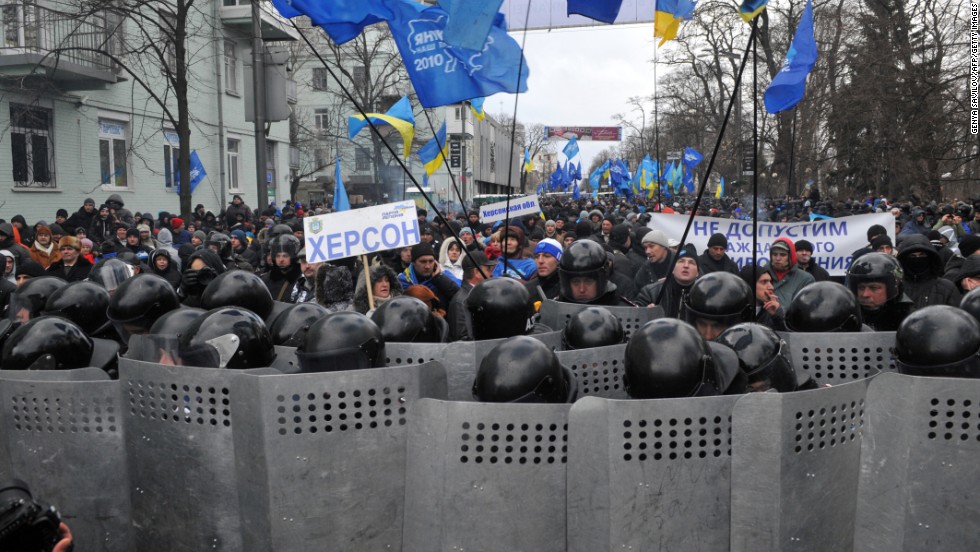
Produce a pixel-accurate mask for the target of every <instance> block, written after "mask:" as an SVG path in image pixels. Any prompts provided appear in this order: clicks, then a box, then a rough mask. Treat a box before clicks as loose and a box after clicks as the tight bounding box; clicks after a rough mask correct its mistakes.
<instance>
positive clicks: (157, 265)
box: [149, 249, 180, 291]
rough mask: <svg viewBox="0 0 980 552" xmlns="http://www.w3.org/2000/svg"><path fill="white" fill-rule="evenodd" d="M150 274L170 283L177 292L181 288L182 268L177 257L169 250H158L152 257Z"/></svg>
mask: <svg viewBox="0 0 980 552" xmlns="http://www.w3.org/2000/svg"><path fill="white" fill-rule="evenodd" d="M149 264H150V272H151V273H153V274H156V275H157V276H160V277H162V278H163V279H164V280H166V281H168V282H170V285H172V286H173V287H174V290H175V291H176V290H177V289H178V288H180V268H179V266H180V265H179V261H177V260H176V255H174V256H171V253H170V251H168V250H167V249H157V250H155V251H154V252H153V253H152V254H151V255H150V263H149Z"/></svg>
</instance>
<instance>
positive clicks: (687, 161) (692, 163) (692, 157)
mask: <svg viewBox="0 0 980 552" xmlns="http://www.w3.org/2000/svg"><path fill="white" fill-rule="evenodd" d="M702 159H704V156H703V155H701V154H700V153H699V152H698V150H696V149H694V148H692V147H687V148H684V157H683V159H682V160H681V161H682V162H683V163H684V166H685V167H687V168H689V169H690V168H692V167H697V166H698V163H700V162H701V160H702Z"/></svg>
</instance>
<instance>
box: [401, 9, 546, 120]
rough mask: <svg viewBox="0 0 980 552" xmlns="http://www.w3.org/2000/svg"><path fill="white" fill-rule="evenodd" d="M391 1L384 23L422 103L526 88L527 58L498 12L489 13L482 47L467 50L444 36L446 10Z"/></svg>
mask: <svg viewBox="0 0 980 552" xmlns="http://www.w3.org/2000/svg"><path fill="white" fill-rule="evenodd" d="M390 6H391V8H392V11H393V12H394V17H393V18H392V19H390V20H389V22H388V27H389V28H390V29H391V34H392V37H393V38H394V39H395V44H396V45H397V46H398V51H399V52H400V53H401V55H402V60H403V61H404V63H405V70H406V71H407V72H408V76H409V78H410V79H411V80H412V84H413V85H414V87H415V93H416V95H418V98H419V102H420V103H421V104H422V105H423V106H425V107H436V106H440V105H448V104H452V103H459V102H461V101H463V100H469V99H472V98H483V97H486V96H490V95H492V94H495V93H497V92H508V93H517V92H526V91H527V77H528V73H529V71H528V67H527V63H526V62H525V61H523V53H522V52H521V47H520V45H519V44H518V43H517V41H516V40H514V39H513V38H512V37H511V36H510V35H508V34H507V25H506V23H505V22H504V16H503V15H501V14H499V13H498V14H497V15H496V17H495V18H494V22H493V26H492V27H491V28H490V34H489V35H488V36H487V40H486V43H485V44H484V45H483V49H482V50H467V49H465V48H460V47H456V46H452V45H450V44H449V43H447V42H446V41H445V40H444V39H443V33H444V32H445V29H446V21H447V19H448V14H447V13H446V11H445V10H443V9H442V8H440V7H438V6H429V7H426V6H425V5H423V4H418V3H415V2H405V1H402V2H397V3H393V4H390Z"/></svg>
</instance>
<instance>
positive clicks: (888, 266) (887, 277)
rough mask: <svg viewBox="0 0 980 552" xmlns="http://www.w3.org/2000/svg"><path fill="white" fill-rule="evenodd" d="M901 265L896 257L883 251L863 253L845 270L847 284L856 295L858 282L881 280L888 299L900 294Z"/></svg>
mask: <svg viewBox="0 0 980 552" xmlns="http://www.w3.org/2000/svg"><path fill="white" fill-rule="evenodd" d="M904 274H905V273H904V272H903V271H902V265H901V264H899V262H898V259H896V258H895V257H894V256H892V255H886V254H885V253H865V254H864V255H861V256H860V257H858V258H857V260H856V261H854V263H853V264H851V268H850V269H849V270H848V271H847V285H848V287H849V288H850V290H851V293H854V294H855V295H857V287H858V284H860V283H862V282H882V283H884V284H885V286H886V288H887V296H888V300H889V301H891V300H892V299H895V298H896V297H898V296H899V295H901V294H902V277H903V276H904Z"/></svg>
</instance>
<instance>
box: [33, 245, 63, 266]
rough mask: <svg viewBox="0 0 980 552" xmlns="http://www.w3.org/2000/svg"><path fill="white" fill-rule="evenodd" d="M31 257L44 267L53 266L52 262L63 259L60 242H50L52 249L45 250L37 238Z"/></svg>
mask: <svg viewBox="0 0 980 552" xmlns="http://www.w3.org/2000/svg"><path fill="white" fill-rule="evenodd" d="M30 251H31V259H33V260H34V262H36V263H38V264H39V265H41V266H43V267H44V268H48V267H49V266H51V263H53V262H55V261H59V260H61V251H58V244H56V243H54V242H53V241H52V242H51V243H50V250H49V251H45V250H44V248H42V247H41V245H40V244H38V243H37V240H35V241H34V245H32V246H31V249H30Z"/></svg>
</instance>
